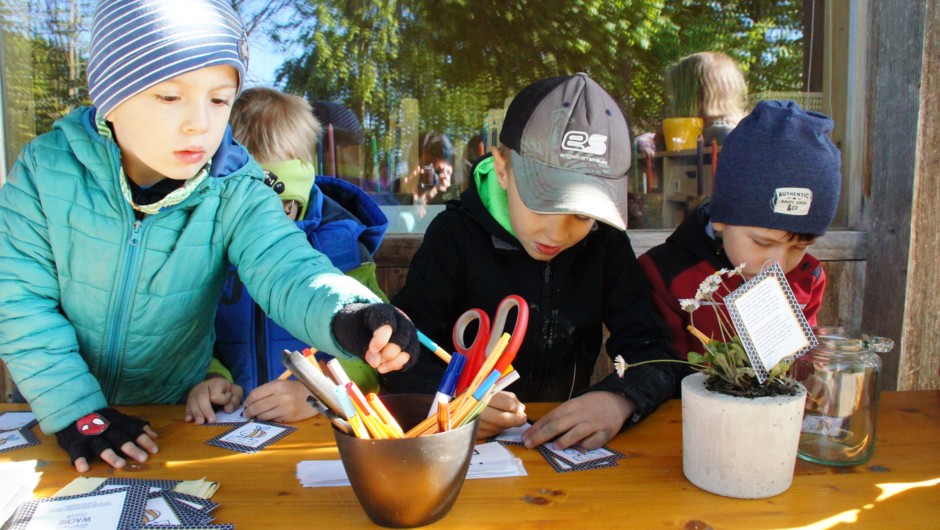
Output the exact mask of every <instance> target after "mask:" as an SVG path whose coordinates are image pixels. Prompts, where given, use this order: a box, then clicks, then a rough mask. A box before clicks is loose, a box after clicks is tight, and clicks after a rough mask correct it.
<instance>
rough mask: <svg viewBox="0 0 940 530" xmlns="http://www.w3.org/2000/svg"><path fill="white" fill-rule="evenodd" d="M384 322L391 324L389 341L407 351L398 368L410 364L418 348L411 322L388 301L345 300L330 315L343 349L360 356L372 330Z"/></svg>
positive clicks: (416, 337)
mask: <svg viewBox="0 0 940 530" xmlns="http://www.w3.org/2000/svg"><path fill="white" fill-rule="evenodd" d="M385 324H388V325H390V326H392V336H391V338H390V339H389V342H394V343H395V344H397V345H399V346H400V347H401V349H402V351H404V352H407V353H408V354H409V355H410V358H409V359H408V362H407V363H405V366H403V367H402V370H407V369H409V368H411V367H412V366H413V365H414V363H415V362H417V360H418V353H419V352H420V351H421V346H420V343H419V342H418V334H417V332H416V330H415V325H414V324H412V323H411V319H409V318H408V316H407V315H405V314H404V313H403V312H402V311H401V310H400V309H398V308H397V307H395V306H393V305H390V304H349V305H347V306H345V307H343V308H342V309H340V311H339V312H338V313H336V316H335V317H333V336H335V337H336V342H338V343H339V345H340V346H342V347H343V348H344V349H345V350H346V351H348V352H351V353H353V354H355V355H357V356H359V357H364V356H365V354H366V350H368V349H369V341H371V340H372V333H373V332H374V331H375V330H376V329H378V328H380V327H382V326H383V325H385Z"/></svg>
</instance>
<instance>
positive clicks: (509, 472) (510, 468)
mask: <svg viewBox="0 0 940 530" xmlns="http://www.w3.org/2000/svg"><path fill="white" fill-rule="evenodd" d="M527 474H528V473H527V472H526V470H525V466H524V465H523V464H522V460H520V459H519V458H516V455H514V454H512V451H510V450H509V449H506V447H504V446H503V445H502V444H500V443H498V442H489V443H484V444H479V445H477V446H475V447H474V448H473V455H472V456H471V457H470V466H469V467H468V468H467V479H468V480H469V479H474V478H497V477H520V476H526V475H527Z"/></svg>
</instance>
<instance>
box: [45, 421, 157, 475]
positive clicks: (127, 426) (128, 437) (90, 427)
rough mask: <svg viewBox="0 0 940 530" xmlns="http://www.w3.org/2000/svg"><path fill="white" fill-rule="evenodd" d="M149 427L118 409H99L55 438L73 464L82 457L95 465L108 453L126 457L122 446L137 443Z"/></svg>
mask: <svg viewBox="0 0 940 530" xmlns="http://www.w3.org/2000/svg"><path fill="white" fill-rule="evenodd" d="M145 425H149V424H148V423H147V422H146V421H144V420H142V419H140V418H136V417H134V416H128V415H126V414H123V413H121V412H119V411H117V410H115V409H112V408H106V409H98V410H96V411H94V412H92V413H91V414H88V415H86V416H82V417H81V418H79V419H78V420H76V421H75V423H73V424H71V425H69V426H68V427H66V428H64V429H62V430H61V431H59V432H57V433H55V438H56V440H58V442H59V445H60V446H61V447H62V449H65V450H66V451H67V452H68V454H69V458H71V459H72V463H73V464H74V463H75V461H76V460H77V459H79V458H82V457H84V458H85V459H86V460H87V461H88V462H91V461H92V460H94V458H95V457H96V456H99V455H100V454H101V453H102V452H104V451H105V450H106V449H113V450H114V452H115V453H116V454H118V455H119V456H120V455H123V454H124V451H122V450H121V446H122V445H124V444H125V443H127V442H135V441H136V440H137V438H138V437H139V436H140V435H141V434H144V426H145Z"/></svg>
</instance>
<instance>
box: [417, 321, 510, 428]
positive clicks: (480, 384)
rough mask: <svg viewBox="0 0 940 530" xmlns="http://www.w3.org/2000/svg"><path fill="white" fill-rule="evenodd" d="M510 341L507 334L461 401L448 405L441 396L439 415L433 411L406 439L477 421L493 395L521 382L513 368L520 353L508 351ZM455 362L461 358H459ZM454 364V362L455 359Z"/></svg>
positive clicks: (438, 405) (474, 377)
mask: <svg viewBox="0 0 940 530" xmlns="http://www.w3.org/2000/svg"><path fill="white" fill-rule="evenodd" d="M509 339H510V335H509V334H508V333H503V335H502V336H501V337H500V339H499V341H498V342H497V343H496V345H495V346H494V347H493V350H492V351H489V352H487V355H486V360H485V361H484V363H483V365H482V366H481V367H480V369H479V370H478V371H477V372H476V373H475V374H474V375H473V379H472V380H471V382H470V385H469V386H468V387H467V388H466V389H465V390H464V391H463V392H462V393H460V394H459V395H458V396H457V397H455V398H454V399H453V400H451V401H450V402H447V401H446V399H441V398H442V396H441V395H440V393H439V395H438V398H437V399H438V401H436V405H437V411H436V414H434V413H433V409H432V414H431V415H430V416H428V418H427V419H425V420H424V421H422V422H421V423H419V424H418V425H416V426H415V427H414V428H412V429H411V430H409V431H408V432H406V433H405V437H406V438H413V437H415V436H424V435H428V434H435V433H438V432H441V431H444V430H448V429H450V428H457V427H460V426H462V425H466V424H467V423H470V422H472V421H473V420H475V419H476V418H477V416H479V415H480V413H482V412H483V409H485V408H486V406H487V404H488V403H489V401H490V399H491V398H492V397H493V395H495V394H496V393H497V392H500V391H502V390H504V389H505V388H506V387H507V386H508V385H509V384H511V383H512V382H514V381H515V380H517V379H518V378H519V373H518V372H516V371H515V370H513V369H512V366H511V363H512V360H513V358H514V357H515V354H516V352H515V351H507V350H506V346H507V345H508V344H509ZM454 358H457V357H456V355H455V356H454ZM451 362H454V361H453V359H452V360H451ZM446 377H447V376H446V375H445V378H446Z"/></svg>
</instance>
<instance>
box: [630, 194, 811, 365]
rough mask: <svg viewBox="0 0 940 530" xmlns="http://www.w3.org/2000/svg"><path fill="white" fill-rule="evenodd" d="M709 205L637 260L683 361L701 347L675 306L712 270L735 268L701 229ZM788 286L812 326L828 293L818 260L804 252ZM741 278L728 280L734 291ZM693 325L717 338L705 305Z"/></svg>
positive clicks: (683, 313)
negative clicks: (824, 295)
mask: <svg viewBox="0 0 940 530" xmlns="http://www.w3.org/2000/svg"><path fill="white" fill-rule="evenodd" d="M708 219H709V218H708V205H707V204H706V205H703V206H700V207H699V208H698V209H696V210H695V211H693V212H692V213H691V214H690V215H689V216H688V217H686V219H685V221H683V222H682V224H681V225H679V227H678V228H676V231H675V232H673V233H672V235H670V236H669V237H668V238H667V239H666V242H665V243H663V244H662V245H659V246H656V247H654V248H652V249H650V250H649V251H648V252H646V253H645V254H643V255H642V256H640V257H639V262H640V265H641V266H642V267H643V271H644V272H645V273H646V277H647V278H648V279H649V282H650V287H651V288H652V296H653V306H654V307H655V308H656V311H657V312H658V313H659V315H660V316H661V317H662V318H663V320H664V321H665V323H666V325H667V326H668V327H669V330H670V332H671V333H672V344H673V348H675V350H676V352H678V354H679V356H680V357H682V358H683V359H685V358H686V357H687V356H688V353H689V352H690V351H698V352H701V351H702V344H701V342H699V340H698V339H696V338H695V337H693V336H692V334H691V333H689V332H688V331H687V329H686V327H687V326H688V325H689V324H690V323H692V320H691V318H690V314H689V313H688V312H687V311H683V310H682V309H681V308H680V307H679V300H680V299H684V298H694V297H695V292H696V291H697V290H698V288H699V284H701V283H702V280H704V279H705V278H706V277H707V276H709V275H711V274H712V273H714V272H715V271H717V270H719V269H722V268H725V269H732V268H734V267H735V265H733V264H732V263H731V262H730V261H729V260H728V256H727V255H725V251H724V249H723V248H722V245H721V240H720V239H717V238H716V239H713V238H712V237H711V236H709V235H708V233H707V232H706V230H705V227H706V226H707V225H708ZM786 277H787V282H789V284H790V288H791V289H792V290H793V294H794V295H795V296H796V300H797V302H798V303H799V304H800V307H802V308H803V314H804V315H805V316H806V319H807V320H808V321H809V323H810V325H811V326H815V325H816V317H817V315H818V314H819V308H820V306H821V305H822V297H823V293H824V292H825V291H826V275H825V273H824V272H823V270H822V267H821V266H820V264H819V260H817V259H816V258H814V257H813V256H811V255H809V254H806V255H805V256H803V260H802V261H800V263H799V265H797V266H796V267H795V268H794V269H793V270H792V271H790V273H789V274H787V275H786ZM741 282H742V280H741V278H740V277H734V278H729V279H726V281H725V284H726V285H727V286H728V287H729V288H730V289H732V290H734V289H735V288H737V287H738V286H739V285H740V284H741ZM694 317H695V327H696V328H698V330H699V331H701V332H702V333H704V334H705V335H707V336H709V337H716V338H717V337H719V336H720V331H719V328H718V319H717V317H716V315H715V312H714V311H713V310H712V308H711V307H709V306H702V307H701V308H699V309H698V310H697V311H695V314H694Z"/></svg>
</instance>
